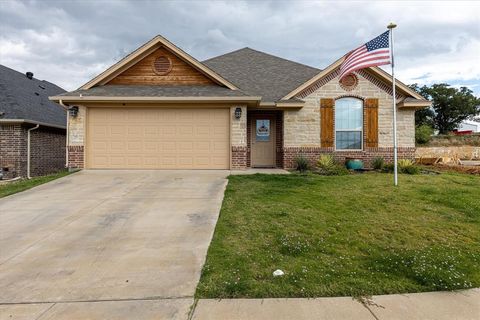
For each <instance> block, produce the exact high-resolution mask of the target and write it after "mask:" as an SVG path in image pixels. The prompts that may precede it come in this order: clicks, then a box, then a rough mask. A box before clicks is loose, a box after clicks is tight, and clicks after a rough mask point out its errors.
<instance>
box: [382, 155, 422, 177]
mask: <svg viewBox="0 0 480 320" xmlns="http://www.w3.org/2000/svg"><path fill="white" fill-rule="evenodd" d="M397 165H398V172H399V173H406V174H418V173H420V168H419V167H417V166H416V165H415V164H414V163H413V162H412V160H409V159H399V160H398V163H397ZM393 170H394V164H393V163H387V164H385V165H384V166H383V171H385V172H393Z"/></svg>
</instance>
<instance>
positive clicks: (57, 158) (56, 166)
mask: <svg viewBox="0 0 480 320" xmlns="http://www.w3.org/2000/svg"><path fill="white" fill-rule="evenodd" d="M31 127H32V126H26V125H21V124H12V125H1V126H0V168H2V169H3V173H4V178H5V179H11V178H15V177H26V176H27V130H28V129H29V128H31ZM30 134H31V137H30V138H31V140H30V175H31V176H32V177H34V176H40V175H46V174H50V173H54V172H57V171H59V170H61V169H63V168H65V138H66V136H65V130H63V129H55V128H48V127H43V126H41V127H40V128H38V129H35V130H33V131H31V133H30ZM7 170H8V171H7Z"/></svg>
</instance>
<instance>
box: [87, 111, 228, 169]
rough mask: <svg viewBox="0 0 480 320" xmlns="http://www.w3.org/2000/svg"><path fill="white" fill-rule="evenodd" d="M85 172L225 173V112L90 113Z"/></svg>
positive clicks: (226, 129)
mask: <svg viewBox="0 0 480 320" xmlns="http://www.w3.org/2000/svg"><path fill="white" fill-rule="evenodd" d="M88 117H89V119H88V124H89V125H88V131H87V148H86V149H87V167H88V168H115V169H142V168H148V169H228V168H229V162H230V161H229V156H230V147H229V110H228V109H163V108H136V109H134V108H131V109H125V108H122V109H120V108H90V109H89V113H88Z"/></svg>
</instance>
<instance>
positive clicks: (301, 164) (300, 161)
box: [295, 154, 310, 172]
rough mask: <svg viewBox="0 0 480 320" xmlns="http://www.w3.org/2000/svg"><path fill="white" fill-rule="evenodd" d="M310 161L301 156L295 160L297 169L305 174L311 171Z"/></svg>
mask: <svg viewBox="0 0 480 320" xmlns="http://www.w3.org/2000/svg"><path fill="white" fill-rule="evenodd" d="M309 167H310V165H309V164H308V159H307V158H306V157H305V156H304V155H302V154H301V155H299V156H297V157H296V158H295V169H296V170H297V171H300V172H305V171H307V170H308V169H309Z"/></svg>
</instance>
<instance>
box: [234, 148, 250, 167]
mask: <svg viewBox="0 0 480 320" xmlns="http://www.w3.org/2000/svg"><path fill="white" fill-rule="evenodd" d="M231 169H232V170H245V169H247V147H246V146H232V167H231Z"/></svg>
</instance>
